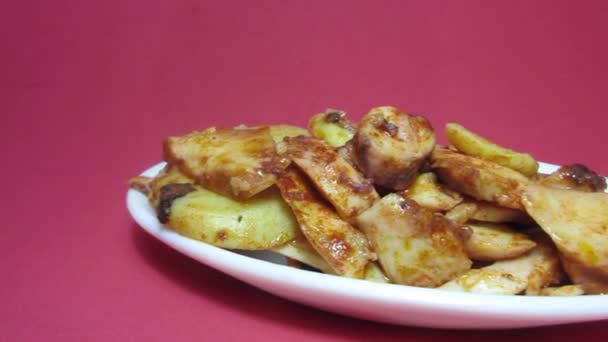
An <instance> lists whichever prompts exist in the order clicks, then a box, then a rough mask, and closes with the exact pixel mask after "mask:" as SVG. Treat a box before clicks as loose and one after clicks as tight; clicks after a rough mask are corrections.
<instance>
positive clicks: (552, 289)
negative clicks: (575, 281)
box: [540, 285, 585, 297]
mask: <svg viewBox="0 0 608 342" xmlns="http://www.w3.org/2000/svg"><path fill="white" fill-rule="evenodd" d="M584 294H585V290H584V289H583V287H582V286H580V285H562V286H549V287H545V288H544V289H542V290H541V291H540V295H541V296H551V297H557V296H560V297H564V296H581V295H584Z"/></svg>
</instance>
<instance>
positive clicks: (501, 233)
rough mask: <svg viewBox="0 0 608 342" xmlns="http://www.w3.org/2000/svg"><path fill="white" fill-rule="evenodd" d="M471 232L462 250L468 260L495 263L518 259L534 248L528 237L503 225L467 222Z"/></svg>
mask: <svg viewBox="0 0 608 342" xmlns="http://www.w3.org/2000/svg"><path fill="white" fill-rule="evenodd" d="M467 226H468V227H469V228H471V229H472V230H473V234H472V235H471V237H470V238H469V239H468V240H467V241H466V242H465V244H464V248H465V250H466V252H467V255H468V256H469V258H471V259H473V260H479V261H495V260H503V259H511V258H515V257H518V256H520V255H522V254H524V253H526V252H528V251H529V250H531V249H532V248H534V247H535V246H536V242H534V241H533V240H532V239H531V238H530V237H529V236H528V235H526V234H524V233H520V232H517V231H515V230H513V229H512V228H511V227H509V226H508V225H505V224H499V223H489V222H469V223H467Z"/></svg>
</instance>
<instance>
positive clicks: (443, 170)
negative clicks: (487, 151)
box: [431, 147, 530, 209]
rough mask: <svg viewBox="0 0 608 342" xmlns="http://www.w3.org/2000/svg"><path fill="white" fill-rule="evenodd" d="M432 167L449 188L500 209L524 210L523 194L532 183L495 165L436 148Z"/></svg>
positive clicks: (524, 177) (518, 174) (507, 169)
mask: <svg viewBox="0 0 608 342" xmlns="http://www.w3.org/2000/svg"><path fill="white" fill-rule="evenodd" d="M431 159H432V164H431V167H432V168H433V171H434V172H435V173H436V174H437V176H438V177H439V179H440V180H441V181H442V182H443V183H444V184H446V185H447V186H448V187H449V188H451V189H453V190H456V191H458V192H460V193H463V194H466V195H469V196H472V197H474V198H476V199H479V200H484V201H489V202H493V203H496V204H498V205H500V206H503V207H507V208H512V209H523V206H522V204H521V194H522V192H523V190H524V188H525V186H526V185H527V184H528V183H530V180H529V179H528V178H527V177H526V176H524V175H522V174H521V173H519V172H517V171H513V170H511V169H509V168H506V167H504V166H500V165H498V164H496V163H493V162H489V161H486V160H483V159H478V158H475V157H471V156H467V155H464V154H461V153H458V152H454V151H451V150H449V149H446V148H439V147H438V148H436V149H435V150H434V151H433V154H432V157H431Z"/></svg>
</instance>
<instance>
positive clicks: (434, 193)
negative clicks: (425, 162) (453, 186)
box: [402, 172, 463, 211]
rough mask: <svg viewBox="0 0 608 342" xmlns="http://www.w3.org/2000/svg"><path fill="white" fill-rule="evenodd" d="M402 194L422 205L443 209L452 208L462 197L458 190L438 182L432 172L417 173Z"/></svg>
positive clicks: (433, 208)
mask: <svg viewBox="0 0 608 342" xmlns="http://www.w3.org/2000/svg"><path fill="white" fill-rule="evenodd" d="M402 195H403V196H406V197H408V198H411V199H413V200H414V201H416V203H418V204H420V205H421V206H423V207H426V208H429V209H432V210H443V211H447V210H450V209H452V208H454V207H455V206H457V205H458V204H459V203H460V202H462V199H463V198H462V195H461V194H459V193H458V192H456V191H452V190H450V189H448V188H446V187H445V186H443V185H442V184H440V183H439V182H438V181H437V176H436V175H435V174H434V173H432V172H424V173H421V174H419V175H418V176H417V177H416V179H414V182H413V183H412V184H411V185H410V186H409V187H408V188H406V189H405V190H404V191H403V192H402Z"/></svg>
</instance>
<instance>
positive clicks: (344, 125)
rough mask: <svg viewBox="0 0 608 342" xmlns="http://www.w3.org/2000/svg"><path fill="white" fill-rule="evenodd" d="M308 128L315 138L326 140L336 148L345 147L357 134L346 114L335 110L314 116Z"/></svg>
mask: <svg viewBox="0 0 608 342" xmlns="http://www.w3.org/2000/svg"><path fill="white" fill-rule="evenodd" d="M308 128H309V130H310V132H311V133H312V135H313V136H315V137H317V138H321V139H323V140H325V142H326V143H327V144H328V145H329V146H331V147H334V148H337V147H341V146H344V144H346V143H347V142H348V141H349V140H351V139H352V138H353V137H354V136H355V132H356V129H355V127H354V125H353V124H352V123H351V122H350V121H348V119H347V118H346V113H345V112H343V111H340V110H335V109H328V110H326V111H325V113H319V114H316V115H314V116H313V117H312V118H311V119H310V121H309V122H308Z"/></svg>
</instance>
